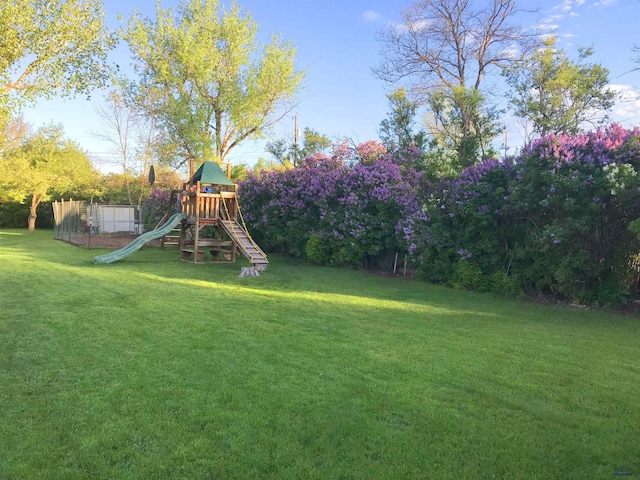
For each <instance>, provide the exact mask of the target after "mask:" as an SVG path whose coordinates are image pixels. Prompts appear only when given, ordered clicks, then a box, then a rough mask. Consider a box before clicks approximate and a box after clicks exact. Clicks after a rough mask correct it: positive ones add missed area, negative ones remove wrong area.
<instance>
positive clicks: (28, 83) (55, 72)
mask: <svg viewBox="0 0 640 480" xmlns="http://www.w3.org/2000/svg"><path fill="white" fill-rule="evenodd" d="M0 31H2V39H1V40H0V114H2V115H0V116H1V117H3V118H0V120H6V118H7V116H8V115H9V114H10V113H11V112H12V111H13V110H15V109H16V108H18V107H19V106H21V105H23V104H24V103H25V102H34V101H35V100H36V99H37V98H52V97H53V96H54V95H62V96H70V95H75V94H88V93H89V92H90V91H91V89H92V88H94V87H102V86H103V85H104V84H105V81H106V80H107V78H108V76H109V68H108V67H107V65H106V57H107V53H108V52H109V50H111V49H112V48H113V47H114V46H115V38H114V36H113V35H112V34H111V33H110V32H109V31H108V29H107V28H106V26H105V24H104V11H103V8H102V2H101V1H100V0H0Z"/></svg>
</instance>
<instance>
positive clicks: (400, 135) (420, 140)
mask: <svg viewBox="0 0 640 480" xmlns="http://www.w3.org/2000/svg"><path fill="white" fill-rule="evenodd" d="M387 99H388V100H389V108H390V112H389V113H388V114H387V118H385V119H384V120H382V121H381V122H380V129H379V130H378V135H379V136H380V140H382V143H384V144H385V146H386V147H387V149H388V150H389V151H397V150H402V149H406V148H408V147H416V148H419V149H424V148H425V147H426V145H427V140H426V136H425V133H424V132H423V131H422V130H419V131H418V132H416V133H414V132H413V127H414V123H415V116H416V112H417V110H418V104H417V102H413V101H411V100H410V99H409V98H408V97H407V91H406V90H405V88H404V87H401V88H398V89H396V90H395V91H393V92H392V93H390V94H389V95H387Z"/></svg>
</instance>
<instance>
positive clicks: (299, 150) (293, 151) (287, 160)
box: [265, 127, 331, 168]
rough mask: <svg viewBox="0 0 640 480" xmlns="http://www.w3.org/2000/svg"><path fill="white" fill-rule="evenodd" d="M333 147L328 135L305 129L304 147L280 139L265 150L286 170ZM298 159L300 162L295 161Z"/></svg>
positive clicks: (270, 143) (269, 144)
mask: <svg viewBox="0 0 640 480" xmlns="http://www.w3.org/2000/svg"><path fill="white" fill-rule="evenodd" d="M329 146H331V140H330V139H329V137H327V136H326V135H323V134H321V133H318V132H316V131H315V130H314V129H312V128H309V127H305V129H304V132H303V134H302V145H296V144H294V143H292V142H291V141H289V140H287V139H286V138H279V139H277V140H274V141H272V142H269V143H267V145H266V147H265V149H266V151H267V152H269V153H270V154H271V155H272V156H273V158H274V159H275V160H276V161H277V162H278V163H279V164H280V165H282V166H283V167H284V168H292V167H295V166H296V164H297V165H299V164H300V163H301V162H302V160H304V159H305V158H307V157H309V156H311V155H313V154H315V153H322V152H324V151H325V150H326V149H328V148H329ZM295 157H297V158H298V161H297V162H294V161H293V159H294V158H295Z"/></svg>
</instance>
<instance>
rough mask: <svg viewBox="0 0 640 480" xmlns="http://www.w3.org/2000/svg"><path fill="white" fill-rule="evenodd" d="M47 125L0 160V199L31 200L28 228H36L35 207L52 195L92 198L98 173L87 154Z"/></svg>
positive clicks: (54, 127)
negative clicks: (29, 198)
mask: <svg viewBox="0 0 640 480" xmlns="http://www.w3.org/2000/svg"><path fill="white" fill-rule="evenodd" d="M63 135H64V134H63V131H62V127H61V126H56V125H49V126H45V127H42V128H41V129H40V130H38V132H37V133H36V134H35V135H34V136H32V137H30V138H29V139H27V140H26V141H25V142H24V143H23V144H22V145H21V146H20V147H19V148H17V149H14V150H12V151H11V152H9V153H8V154H7V155H5V156H4V157H3V158H2V159H0V200H9V201H16V202H23V201H24V200H25V199H26V198H27V197H31V213H30V219H29V228H30V229H31V230H33V229H35V219H36V217H37V207H38V205H39V204H40V202H42V201H46V200H49V199H51V198H52V197H53V196H55V195H58V196H62V195H65V194H66V195H70V196H73V197H75V198H82V197H85V198H86V197H87V196H91V195H92V194H93V190H92V188H93V187H95V184H96V179H97V172H96V171H95V170H94V169H93V166H92V165H91V162H90V161H89V158H88V157H87V154H86V153H85V152H83V151H82V150H80V148H79V146H78V145H77V144H76V143H75V142H72V141H70V140H67V139H65V138H64V136H63Z"/></svg>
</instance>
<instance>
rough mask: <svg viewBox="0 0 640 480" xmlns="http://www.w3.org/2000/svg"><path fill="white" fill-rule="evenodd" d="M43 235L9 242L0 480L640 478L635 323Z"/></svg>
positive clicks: (324, 272) (328, 271)
mask: <svg viewBox="0 0 640 480" xmlns="http://www.w3.org/2000/svg"><path fill="white" fill-rule="evenodd" d="M52 237H53V234H52V232H50V231H49V232H36V233H35V234H34V235H29V234H28V233H27V232H26V231H22V230H0V478H1V479H75V478H100V479H102V478H104V479H129V478H131V479H147V478H149V479H177V478H184V479H199V478H207V479H208V478H222V479H226V478H278V479H281V478H282V479H287V478H290V479H298V478H318V479H332V478H336V479H337V478H340V479H343V478H344V479H348V478H363V479H378V478H437V479H448V478H456V479H457V478H464V479H469V478H509V479H514V478H522V479H535V478H540V479H561V478H562V479H565V478H576V479H578V478H579V479H584V478H589V479H594V478H615V474H616V469H617V468H618V467H620V466H625V467H627V469H630V471H629V470H627V473H632V474H633V475H634V476H640V320H638V319H636V318H632V317H626V316H620V315H614V314H609V313H604V312H601V311H587V310H578V309H572V308H560V307H541V306H537V305H532V304H527V303H524V302H521V301H516V300H513V301H511V300H504V299H498V298H496V297H493V296H489V295H479V294H473V293H466V292H458V291H453V290H449V289H445V288H440V287H435V286H431V285H428V284H425V283H422V282H412V281H405V280H402V279H387V278H379V277H375V276H372V275H369V274H367V273H364V272H358V271H353V270H344V269H332V268H319V267H312V266H308V265H304V264H298V263H296V262H294V261H292V260H288V259H284V258H277V257H272V258H270V260H271V262H272V263H271V265H270V266H269V269H268V271H267V272H265V273H264V274H263V275H262V276H260V277H259V278H239V277H238V273H239V270H240V266H243V265H246V263H242V262H239V263H237V264H235V265H192V264H188V263H183V262H180V261H179V259H178V257H179V255H178V253H177V251H176V250H164V251H162V250H157V249H143V250H141V251H139V252H137V253H135V254H134V255H132V256H131V257H128V258H126V259H125V260H123V261H121V262H118V263H115V264H112V265H93V263H92V260H93V257H94V256H95V255H97V254H100V253H104V252H105V251H104V250H86V249H81V248H76V247H73V246H70V245H67V244H65V243H62V242H57V241H54V240H53V238H52ZM617 473H620V472H617Z"/></svg>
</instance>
